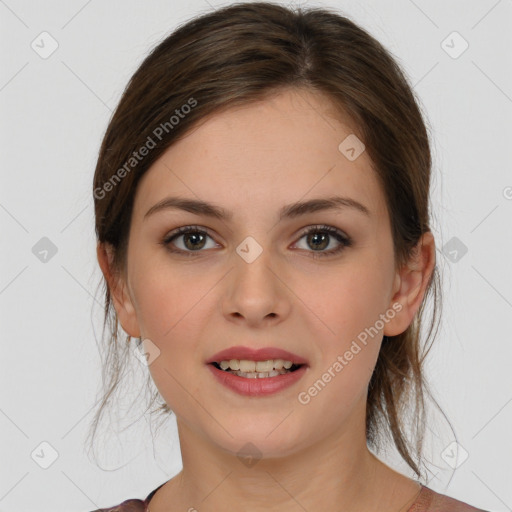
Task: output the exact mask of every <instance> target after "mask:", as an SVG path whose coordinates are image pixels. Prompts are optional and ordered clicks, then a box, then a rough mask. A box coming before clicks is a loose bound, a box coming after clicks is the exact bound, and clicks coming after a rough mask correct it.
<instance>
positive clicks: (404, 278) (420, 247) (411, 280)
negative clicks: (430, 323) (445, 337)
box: [384, 231, 436, 336]
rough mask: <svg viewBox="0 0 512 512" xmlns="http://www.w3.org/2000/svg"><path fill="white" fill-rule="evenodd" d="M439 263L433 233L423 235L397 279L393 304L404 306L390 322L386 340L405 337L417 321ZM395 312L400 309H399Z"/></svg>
mask: <svg viewBox="0 0 512 512" xmlns="http://www.w3.org/2000/svg"><path fill="white" fill-rule="evenodd" d="M435 263H436V249H435V240H434V236H433V235H432V233H431V232H430V231H427V232H426V233H424V234H423V235H422V237H421V238H420V240H419V241H418V244H417V245H416V247H415V249H414V251H413V253H412V255H411V257H410V259H409V261H408V263H407V264H406V265H404V266H403V267H402V268H401V269H400V270H399V272H398V273H397V275H396V277H395V283H398V284H395V287H397V288H398V289H397V290H396V292H395V293H394V295H393V298H392V300H391V304H390V306H389V307H392V306H393V304H396V303H400V306H401V308H400V311H399V312H398V313H397V314H396V315H395V316H394V318H393V319H392V320H391V321H390V322H388V324H387V325H386V327H385V329H384V334H385V335H386V336H397V335H399V334H401V333H403V332H404V331H405V330H406V329H407V328H408V327H409V325H410V324H411V323H412V321H413V319H414V315H415V314H416V312H417V311H418V309H419V308H420V306H421V303H422V301H423V297H424V295H425V292H426V289H427V285H428V283H429V281H430V278H431V276H432V272H433V270H434V267H435ZM395 309H397V308H396V306H395Z"/></svg>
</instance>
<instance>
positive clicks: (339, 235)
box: [300, 226, 352, 258]
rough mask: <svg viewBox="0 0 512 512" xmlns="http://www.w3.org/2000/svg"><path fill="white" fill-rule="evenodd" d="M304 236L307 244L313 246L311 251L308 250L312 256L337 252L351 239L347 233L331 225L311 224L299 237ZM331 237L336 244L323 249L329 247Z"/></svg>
mask: <svg viewBox="0 0 512 512" xmlns="http://www.w3.org/2000/svg"><path fill="white" fill-rule="evenodd" d="M304 237H306V244H307V246H308V247H311V248H313V250H312V251H308V252H312V253H313V254H312V256H313V257H314V258H316V257H322V256H332V255H334V254H338V253H339V252H341V251H343V250H344V249H345V248H346V247H350V246H351V245H352V240H351V239H350V238H349V237H348V236H347V235H345V234H344V233H343V232H341V231H340V230H339V229H336V228H334V227H332V226H312V227H310V228H308V229H307V230H306V231H305V232H304V233H303V234H302V236H301V237H300V238H301V239H302V238H304ZM333 239H334V241H335V242H337V243H338V246H337V247H334V248H333V249H330V250H328V251H325V250H324V249H326V248H327V247H329V245H330V244H331V242H332V241H333Z"/></svg>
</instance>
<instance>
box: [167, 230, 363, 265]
mask: <svg viewBox="0 0 512 512" xmlns="http://www.w3.org/2000/svg"><path fill="white" fill-rule="evenodd" d="M315 232H320V233H327V234H328V235H330V236H333V237H334V238H336V240H337V241H338V242H340V245H339V246H338V247H337V248H336V249H331V250H329V251H306V252H311V253H312V257H313V258H324V257H327V256H334V255H336V254H338V253H340V252H341V251H343V250H344V249H345V248H347V247H351V246H352V243H353V242H352V239H351V238H350V237H348V236H347V235H345V234H344V233H343V232H342V231H340V230H339V229H336V228H334V227H332V226H326V225H318V226H310V227H309V228H308V229H306V230H305V231H303V232H302V233H301V235H300V237H299V240H300V239H302V238H304V237H305V236H307V235H309V234H310V233H315ZM185 233H194V234H200V235H206V236H209V237H210V238H212V237H211V236H210V235H209V234H208V233H207V232H206V231H204V230H203V229H201V228H200V227H199V226H182V227H181V228H178V229H176V230H174V231H172V232H171V233H169V234H168V235H167V236H166V237H165V238H164V239H163V241H162V242H161V244H162V245H163V246H164V247H165V248H166V249H167V250H168V251H170V252H172V253H180V254H183V255H186V256H187V257H188V256H195V255H196V253H199V252H202V251H201V250H199V251H184V250H182V249H171V247H170V245H171V242H172V241H174V239H176V238H178V237H179V236H180V235H183V234H185Z"/></svg>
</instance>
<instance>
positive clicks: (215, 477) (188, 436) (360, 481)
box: [151, 418, 420, 512]
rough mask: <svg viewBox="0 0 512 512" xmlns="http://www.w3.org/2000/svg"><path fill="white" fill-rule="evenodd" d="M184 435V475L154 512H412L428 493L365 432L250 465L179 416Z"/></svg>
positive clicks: (164, 494) (154, 505)
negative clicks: (370, 444) (374, 449)
mask: <svg viewBox="0 0 512 512" xmlns="http://www.w3.org/2000/svg"><path fill="white" fill-rule="evenodd" d="M178 430H179V436H180V447H181V452H182V460H183V470H182V471H181V472H180V473H179V474H178V475H177V476H175V477H174V478H173V479H172V480H171V481H169V482H168V483H167V484H166V485H165V486H164V487H162V489H160V490H159V491H158V492H157V493H156V494H155V496H154V498H153V500H152V501H151V512H160V511H164V510H170V507H171V506H172V508H175V507H176V509H180V508H181V509H183V510H191V511H193V510H200V511H201V512H209V511H216V512H219V511H224V510H232V508H233V504H240V505H241V506H242V508H243V509H246V510H251V512H263V511H268V510H269V509H270V510H280V511H281V512H292V511H294V512H296V511H297V510H322V511H324V512H331V511H332V512H334V511H340V510H342V511H344V512H356V511H361V510H365V511H373V510H375V511H378V510H379V511H385V510H388V509H389V510H394V511H395V512H405V511H407V510H408V508H409V506H410V505H411V504H412V502H413V501H414V499H415V497H416V496H417V493H418V491H419V489H420V487H419V486H418V484H417V483H415V482H414V481H412V480H410V479H408V478H406V477H405V476H403V475H400V474H399V473H397V472H395V471H393V470H392V469H391V468H389V467H388V466H386V465H385V464H384V463H382V462H381V461H380V460H379V459H378V458H376V457H375V456H374V455H373V454H372V453H371V452H370V451H369V450H368V448H367V445H366V438H365V437H363V438H362V439H354V436H353V435H352V433H353V432H354V431H357V432H364V429H361V428H357V429H353V428H351V429H349V430H347V432H345V433H341V434H340V432H335V433H334V434H335V435H332V436H331V437H328V438H322V439H321V441H319V442H318V443H316V444H312V445H309V446H307V447H304V448H302V449H300V450H297V451H295V452H294V453H292V454H289V455H287V456H282V457H279V458H265V457H263V458H261V459H257V458H256V459H255V460H253V461H250V460H246V461H245V463H244V462H243V461H242V460H241V457H239V456H237V455H236V454H233V453H231V452H227V451H226V450H223V449H221V448H219V446H217V445H212V443H211V440H208V439H206V438H204V437H202V436H200V435H198V433H197V432H195V431H192V430H190V429H189V428H188V426H187V425H186V424H185V423H184V422H182V421H180V419H179V418H178ZM349 431H350V433H351V436H349ZM160 491H162V492H160Z"/></svg>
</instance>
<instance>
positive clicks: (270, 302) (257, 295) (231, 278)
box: [223, 244, 290, 327]
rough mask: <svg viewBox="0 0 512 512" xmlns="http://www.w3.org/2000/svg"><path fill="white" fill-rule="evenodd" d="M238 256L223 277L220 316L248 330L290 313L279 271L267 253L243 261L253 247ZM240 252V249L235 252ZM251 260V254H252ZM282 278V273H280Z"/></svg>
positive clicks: (235, 256)
mask: <svg viewBox="0 0 512 512" xmlns="http://www.w3.org/2000/svg"><path fill="white" fill-rule="evenodd" d="M241 247H242V249H243V248H248V252H247V253H243V252H242V256H240V255H239V252H237V253H236V254H235V255H234V257H233V264H234V267H233V269H232V270H231V272H230V273H229V275H228V276H227V288H226V290H225V294H224V302H223V313H224V315H225V316H226V317H228V318H229V319H230V320H231V321H237V322H242V323H243V322H245V323H246V324H247V325H249V326H251V327H256V326H261V325H262V324H263V323H268V322H269V321H272V322H274V323H275V322H280V321H282V320H283V319H284V318H285V317H286V316H287V315H288V314H289V311H290V303H289V296H288V295H289V292H288V291H287V287H286V286H285V284H284V282H283V277H284V276H282V275H279V274H280V271H279V270H278V269H276V265H275V262H274V264H272V261H271V257H270V256H271V255H270V252H271V251H270V250H268V249H262V250H261V251H259V254H258V255H257V257H255V258H253V257H246V255H247V254H249V255H250V256H251V254H250V251H254V247H251V246H250V245H249V244H248V245H247V246H244V244H241ZM238 251H240V247H239V249H238ZM252 256H254V252H253V254H252ZM281 274H282V271H281Z"/></svg>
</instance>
